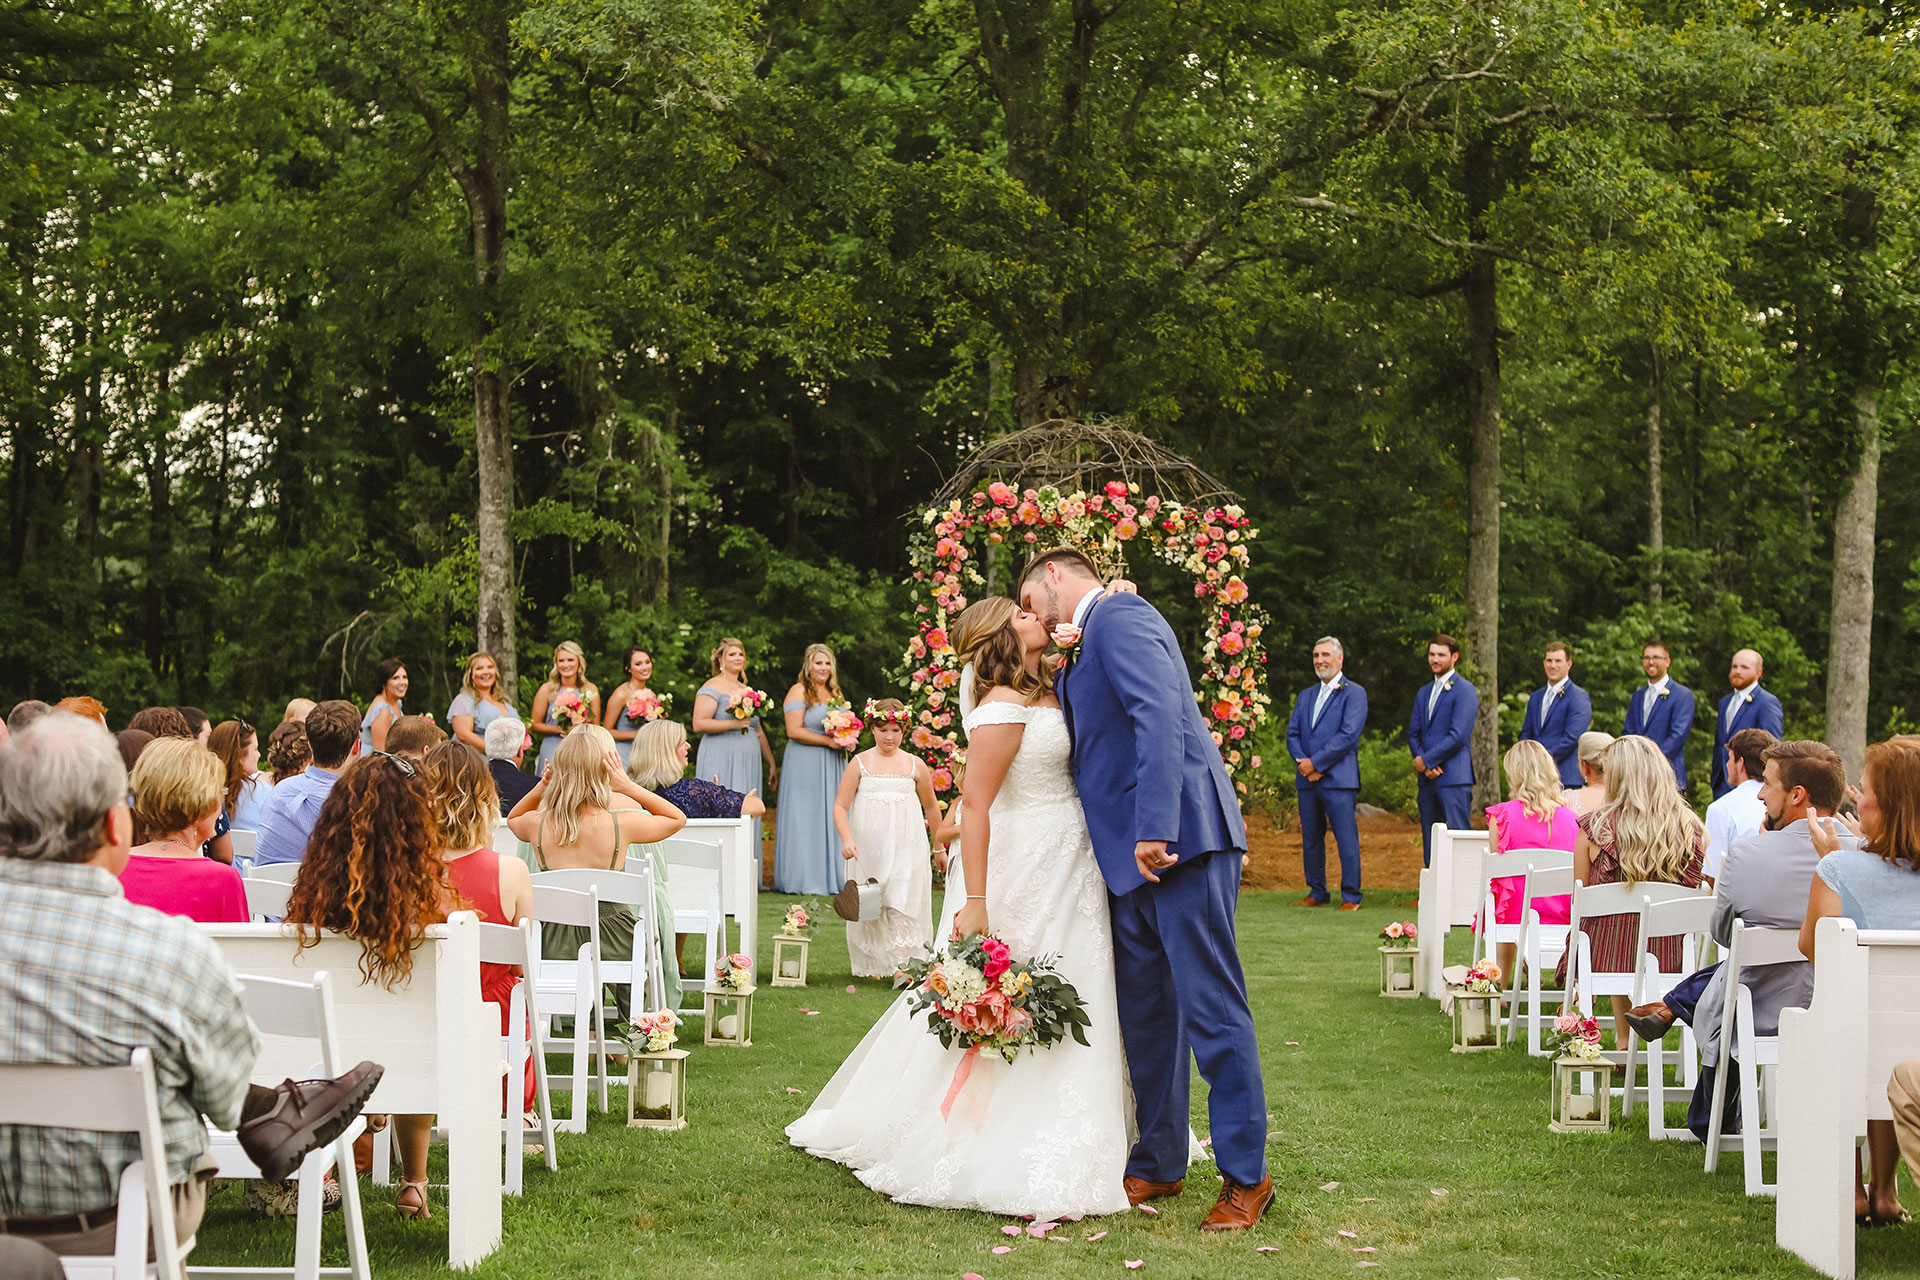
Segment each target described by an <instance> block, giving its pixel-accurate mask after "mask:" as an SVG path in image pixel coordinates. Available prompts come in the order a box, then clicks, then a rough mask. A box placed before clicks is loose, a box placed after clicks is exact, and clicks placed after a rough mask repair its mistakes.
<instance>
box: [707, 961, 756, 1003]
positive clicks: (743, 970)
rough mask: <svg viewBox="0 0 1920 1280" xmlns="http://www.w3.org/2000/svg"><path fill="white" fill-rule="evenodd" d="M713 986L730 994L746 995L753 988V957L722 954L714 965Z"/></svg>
mask: <svg viewBox="0 0 1920 1280" xmlns="http://www.w3.org/2000/svg"><path fill="white" fill-rule="evenodd" d="M713 986H714V989H715V990H716V991H724V992H726V993H727V994H729V995H744V994H746V993H747V992H749V991H751V990H753V957H752V956H743V955H737V954H736V955H726V956H721V957H720V959H719V962H718V963H716V964H715V965H714V966H713Z"/></svg>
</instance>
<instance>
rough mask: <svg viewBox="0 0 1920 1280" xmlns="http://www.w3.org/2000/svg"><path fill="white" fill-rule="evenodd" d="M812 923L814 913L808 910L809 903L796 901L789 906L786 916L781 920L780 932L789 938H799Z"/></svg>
mask: <svg viewBox="0 0 1920 1280" xmlns="http://www.w3.org/2000/svg"><path fill="white" fill-rule="evenodd" d="M812 923H813V913H812V912H811V911H808V910H807V904H806V903H804V902H796V903H794V904H793V905H792V906H790V907H788V908H787V914H786V916H785V918H784V919H782V920H781V921H780V932H781V933H782V934H784V935H785V936H787V937H789V938H798V937H801V936H802V935H803V934H804V933H805V932H806V929H807V926H808V925H810V924H812Z"/></svg>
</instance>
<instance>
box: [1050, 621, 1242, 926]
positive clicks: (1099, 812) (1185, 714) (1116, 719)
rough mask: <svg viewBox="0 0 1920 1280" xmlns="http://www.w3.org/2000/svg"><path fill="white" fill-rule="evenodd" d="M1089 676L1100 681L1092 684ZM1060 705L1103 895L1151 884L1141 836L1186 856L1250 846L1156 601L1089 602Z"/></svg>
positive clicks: (1063, 682)
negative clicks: (1139, 846) (1136, 852)
mask: <svg viewBox="0 0 1920 1280" xmlns="http://www.w3.org/2000/svg"><path fill="white" fill-rule="evenodd" d="M1096 673H1097V674H1098V675H1099V676H1100V677H1103V678H1090V677H1093V676H1094V675H1095V674H1096ZM1059 698H1060V705H1061V707H1062V708H1063V709H1064V710H1065V712H1066V716H1067V727H1068V728H1069V729H1070V730H1071V731H1072V734H1073V772H1074V776H1075V778H1076V779H1077V780H1078V782H1079V786H1080V794H1081V795H1082V796H1084V797H1086V798H1087V799H1088V800H1089V803H1088V804H1087V805H1086V813H1087V828H1088V831H1089V833H1090V834H1091V835H1092V836H1093V854H1094V857H1095V858H1096V859H1097V860H1098V861H1099V863H1100V874H1101V875H1102V876H1104V877H1105V878H1106V881H1107V888H1108V889H1110V890H1112V891H1113V892H1114V893H1115V894H1127V893H1131V892H1133V891H1134V890H1135V889H1138V888H1139V887H1140V886H1141V885H1143V884H1145V883H1147V881H1146V879H1145V878H1144V877H1143V876H1141V874H1140V867H1139V864H1138V863H1136V862H1135V861H1134V860H1133V846H1134V844H1135V842H1136V841H1140V840H1165V841H1166V842H1167V847H1168V849H1170V850H1171V851H1172V852H1174V853H1176V854H1179V855H1182V856H1184V857H1187V858H1193V857H1198V856H1199V855H1200V854H1203V853H1211V852H1213V851H1215V850H1220V849H1233V850H1244V849H1245V848H1246V847H1247V828H1246V824H1245V822H1243V821H1242V820H1241V817H1240V805H1239V803H1238V802H1237V801H1236V800H1235V799H1234V798H1233V785H1232V784H1231V783H1230V782H1229V781H1228V780H1227V770H1226V766H1225V765H1224V764H1222V763H1221V760H1220V748H1219V747H1217V746H1215V745H1214V742H1213V734H1212V732H1211V731H1210V730H1209V729H1208V728H1207V722H1206V721H1205V720H1204V719H1203V718H1202V717H1201V715H1200V707H1199V704H1197V703H1196V702H1195V701H1194V697H1193V682H1192V681H1191V680H1190V679H1189V678H1188V676H1187V662H1186V659H1185V658H1184V657H1182V656H1181V654H1180V646H1179V643H1178V641H1176V640H1175V638H1174V634H1173V628H1172V627H1170V626H1168V625H1167V620H1166V619H1165V618H1162V617H1161V616H1160V613H1159V611H1158V610H1156V609H1155V608H1154V607H1153V606H1152V605H1150V604H1148V603H1147V602H1146V601H1145V600H1142V599H1141V598H1140V597H1139V596H1136V595H1128V594H1120V595H1112V596H1107V597H1106V598H1104V599H1102V600H1099V601H1096V602H1095V603H1094V605H1093V608H1092V609H1091V610H1089V611H1088V613H1087V616H1086V618H1085V633H1084V637H1083V639H1082V640H1081V641H1080V652H1079V653H1078V654H1076V655H1075V656H1074V659H1073V661H1072V663H1071V664H1070V665H1069V666H1068V668H1067V669H1066V671H1064V672H1063V673H1062V674H1061V678H1060V681H1059ZM1096 797H1097V799H1096Z"/></svg>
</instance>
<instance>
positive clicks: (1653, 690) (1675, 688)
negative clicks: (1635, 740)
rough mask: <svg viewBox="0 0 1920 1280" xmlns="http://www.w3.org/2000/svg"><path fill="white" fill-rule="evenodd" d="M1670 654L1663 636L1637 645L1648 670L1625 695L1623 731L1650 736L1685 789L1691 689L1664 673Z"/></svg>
mask: <svg viewBox="0 0 1920 1280" xmlns="http://www.w3.org/2000/svg"><path fill="white" fill-rule="evenodd" d="M1672 665H1673V658H1672V656H1671V655H1669V654H1668V652H1667V642H1666V641H1664V640H1649V641H1647V642H1646V644H1644V645H1642V646H1641V648H1640V669H1641V670H1642V671H1644V672H1646V673H1647V687H1646V688H1644V689H1636V690H1635V691H1634V692H1633V694H1632V695H1631V696H1630V697H1628V699H1627V722H1626V726H1625V727H1624V728H1622V729H1621V730H1620V732H1621V733H1623V734H1638V735H1640V736H1641V737H1643V738H1651V739H1652V740H1653V745H1654V746H1656V747H1659V748H1660V754H1661V755H1663V756H1665V757H1666V758H1667V763H1668V764H1670V765H1672V766H1673V779H1674V781H1675V782H1676V783H1678V784H1679V787H1680V790H1682V791H1685V790H1686V789H1687V735H1688V734H1689V733H1691V732H1692V731H1693V690H1691V689H1689V688H1687V686H1685V685H1683V684H1681V683H1680V682H1679V681H1678V680H1675V679H1674V678H1673V677H1671V676H1669V675H1668V674H1667V668H1668V667H1670V666H1672Z"/></svg>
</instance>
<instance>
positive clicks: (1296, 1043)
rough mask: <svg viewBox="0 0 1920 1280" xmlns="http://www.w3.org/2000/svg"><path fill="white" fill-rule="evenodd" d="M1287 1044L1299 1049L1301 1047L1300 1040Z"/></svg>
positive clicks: (1290, 1041)
mask: <svg viewBox="0 0 1920 1280" xmlns="http://www.w3.org/2000/svg"><path fill="white" fill-rule="evenodd" d="M1286 1043H1288V1044H1290V1045H1293V1046H1294V1047H1295V1048H1298V1047H1299V1045H1300V1042H1299V1041H1298V1040H1289V1041H1287V1042H1286Z"/></svg>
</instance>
